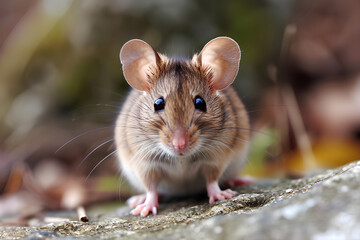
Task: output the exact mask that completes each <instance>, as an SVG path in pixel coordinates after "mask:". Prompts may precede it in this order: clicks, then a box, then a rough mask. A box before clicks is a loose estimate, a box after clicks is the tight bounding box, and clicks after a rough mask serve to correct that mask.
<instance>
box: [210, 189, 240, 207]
mask: <svg viewBox="0 0 360 240" xmlns="http://www.w3.org/2000/svg"><path fill="white" fill-rule="evenodd" d="M235 195H236V192H234V191H233V190H231V189H226V190H224V191H222V190H220V191H219V192H216V193H212V194H211V195H210V194H209V203H210V204H213V203H214V202H215V201H216V200H219V201H221V200H225V199H230V198H232V197H233V196H235Z"/></svg>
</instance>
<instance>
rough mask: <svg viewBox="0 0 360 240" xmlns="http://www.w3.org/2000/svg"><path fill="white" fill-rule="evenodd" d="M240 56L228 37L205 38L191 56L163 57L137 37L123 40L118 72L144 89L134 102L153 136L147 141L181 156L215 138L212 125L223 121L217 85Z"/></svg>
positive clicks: (226, 80) (232, 72) (227, 79)
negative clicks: (178, 57)
mask: <svg viewBox="0 0 360 240" xmlns="http://www.w3.org/2000/svg"><path fill="white" fill-rule="evenodd" d="M240 56H241V55H240V48H239V46H238V44H237V43H236V42H235V41H234V40H232V39H231V38H228V37H218V38H215V39H213V40H211V41H210V42H209V43H207V44H206V45H205V47H204V48H203V49H202V51H201V52H200V54H195V55H194V57H193V59H192V60H183V59H169V58H167V57H166V56H164V55H161V54H159V53H157V52H156V51H155V50H154V49H153V48H152V47H151V46H150V45H148V44H147V43H146V42H144V41H142V40H138V39H134V40H131V41H129V42H127V43H125V45H124V46H123V47H122V49H121V51H120V61H121V63H122V67H123V73H124V76H125V78H126V80H127V82H128V83H129V84H130V85H131V86H132V87H133V88H135V89H137V90H140V91H143V93H144V94H143V95H141V100H139V101H140V103H138V104H139V107H141V111H142V113H141V118H142V121H141V122H142V124H144V125H146V126H144V127H145V130H144V131H146V134H148V135H149V136H157V137H155V138H153V140H151V141H152V143H151V144H152V145H153V144H154V142H157V143H158V144H156V146H159V147H160V148H161V150H162V151H164V152H166V153H167V154H169V155H171V156H181V155H190V154H193V153H195V152H196V150H197V149H199V148H200V146H201V145H202V144H205V142H206V140H208V141H210V140H211V139H214V138H219V136H218V134H219V133H218V131H217V130H216V127H217V126H219V124H221V121H224V119H223V117H224V109H225V108H226V106H224V101H223V100H222V99H221V98H220V97H219V94H218V91H219V90H222V89H224V88H226V87H227V86H229V85H230V84H231V83H232V82H233V81H234V79H235V77H236V75H237V72H238V68H239V62H240ZM139 101H138V102H139ZM148 139H149V138H148ZM149 143H150V142H149Z"/></svg>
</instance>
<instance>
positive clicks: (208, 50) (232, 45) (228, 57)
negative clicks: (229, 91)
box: [197, 37, 241, 90]
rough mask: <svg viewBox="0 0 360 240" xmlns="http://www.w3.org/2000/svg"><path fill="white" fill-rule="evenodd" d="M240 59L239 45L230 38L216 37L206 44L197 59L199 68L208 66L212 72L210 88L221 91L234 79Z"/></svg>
mask: <svg viewBox="0 0 360 240" xmlns="http://www.w3.org/2000/svg"><path fill="white" fill-rule="evenodd" d="M240 58H241V52H240V47H239V45H238V44H237V43H236V42H235V41H234V40H233V39H231V38H228V37H218V38H215V39H213V40H211V41H210V42H208V43H207V44H206V45H205V47H204V48H203V49H202V50H201V52H200V54H199V57H198V59H197V61H198V64H199V65H200V66H204V67H207V66H209V67H210V68H211V70H212V72H213V79H212V82H211V84H212V87H213V89H214V90H221V89H224V88H226V87H227V86H229V85H230V84H231V83H232V82H233V81H234V79H235V77H236V75H237V73H238V70H239V63H240Z"/></svg>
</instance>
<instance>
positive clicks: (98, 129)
mask: <svg viewBox="0 0 360 240" xmlns="http://www.w3.org/2000/svg"><path fill="white" fill-rule="evenodd" d="M114 126H115V125H111V126H107V127H100V128H95V129H92V130H89V131H86V132H84V133H81V134H80V135H78V136H76V137H74V138H72V139H70V140H69V141H67V142H66V143H64V144H63V145H62V146H61V147H59V148H58V149H57V150H56V151H55V154H56V153H58V152H59V151H60V150H61V149H62V148H64V147H65V146H66V145H68V144H69V143H71V142H73V141H74V140H76V139H78V138H80V137H82V136H84V135H86V134H89V133H92V132H95V131H100V130H104V129H108V128H113V127H114Z"/></svg>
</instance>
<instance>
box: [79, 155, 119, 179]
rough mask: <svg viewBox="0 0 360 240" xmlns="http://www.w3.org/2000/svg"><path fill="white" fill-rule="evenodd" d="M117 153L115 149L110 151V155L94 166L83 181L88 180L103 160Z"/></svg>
mask: <svg viewBox="0 0 360 240" xmlns="http://www.w3.org/2000/svg"><path fill="white" fill-rule="evenodd" d="M117 151H118V150H117V149H116V150H114V151H112V152H111V153H110V154H108V155H107V156H106V157H104V158H103V159H102V160H101V161H100V162H98V163H97V164H96V165H95V167H94V168H93V169H92V170H91V172H90V173H89V174H88V175H87V177H86V179H85V181H87V180H88V179H89V177H90V175H91V174H92V173H93V172H94V170H95V169H96V168H97V167H98V166H99V165H100V164H101V163H102V162H104V161H105V159H107V158H108V157H110V156H111V155H113V154H114V153H116V152H117Z"/></svg>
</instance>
